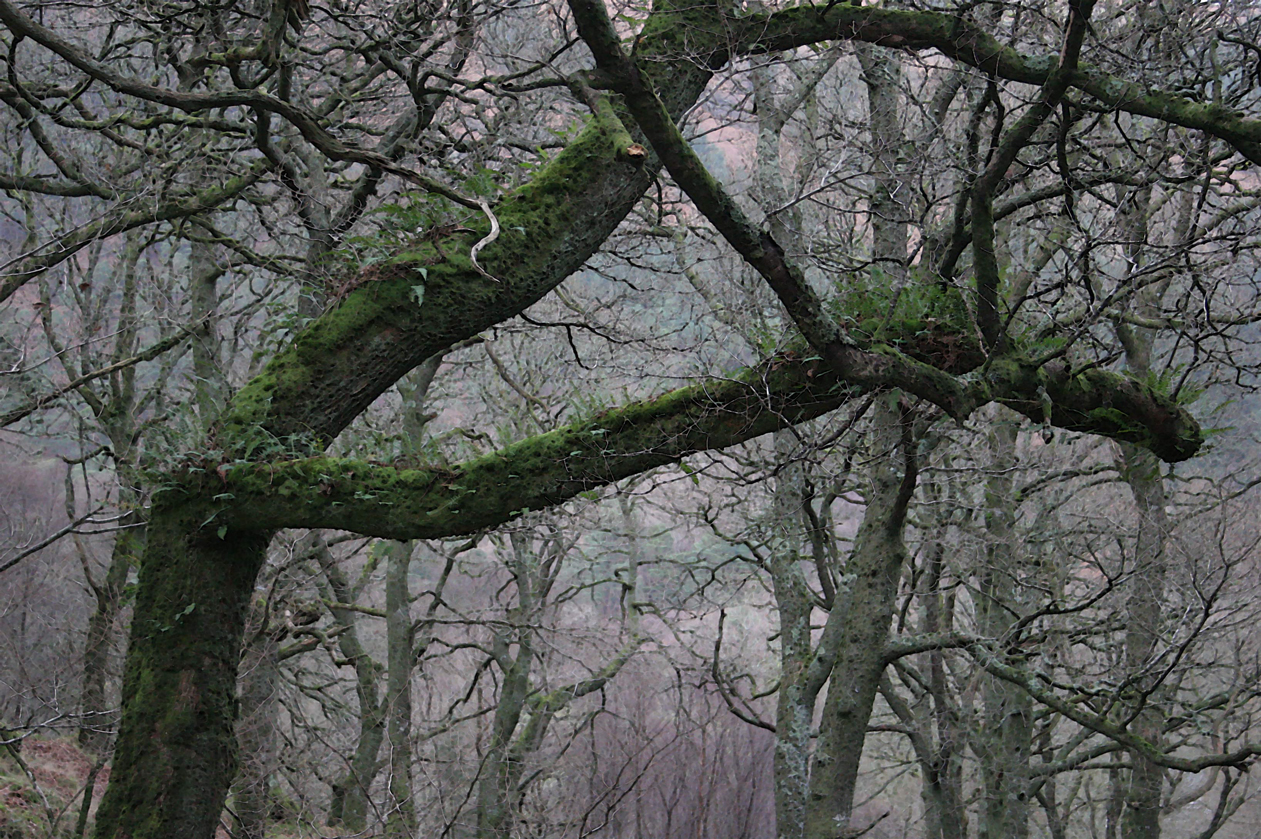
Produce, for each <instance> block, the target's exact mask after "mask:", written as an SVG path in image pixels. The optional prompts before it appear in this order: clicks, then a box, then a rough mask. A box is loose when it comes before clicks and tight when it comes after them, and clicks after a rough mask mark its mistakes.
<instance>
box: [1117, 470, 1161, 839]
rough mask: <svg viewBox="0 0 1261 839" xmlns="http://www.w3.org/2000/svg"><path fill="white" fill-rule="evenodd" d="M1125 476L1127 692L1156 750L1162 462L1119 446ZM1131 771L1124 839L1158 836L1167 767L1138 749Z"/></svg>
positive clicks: (1133, 726)
mask: <svg viewBox="0 0 1261 839" xmlns="http://www.w3.org/2000/svg"><path fill="white" fill-rule="evenodd" d="M1122 451H1123V453H1124V458H1125V460H1124V462H1125V480H1126V483H1128V484H1129V485H1130V490H1131V492H1132V493H1133V495H1134V502H1135V504H1136V505H1137V506H1138V514H1139V525H1138V527H1139V530H1138V543H1137V545H1136V547H1135V552H1134V556H1135V573H1134V577H1133V578H1132V579H1131V581H1130V594H1129V598H1128V600H1127V601H1126V604H1125V617H1126V631H1125V668H1126V672H1127V673H1128V674H1129V678H1130V679H1132V680H1134V681H1133V682H1132V686H1131V690H1132V691H1133V692H1134V693H1135V694H1136V696H1137V700H1136V701H1137V703H1142V704H1141V708H1140V709H1136V710H1137V716H1136V717H1135V718H1134V721H1133V722H1132V723H1130V731H1132V732H1133V733H1134V734H1136V735H1138V736H1139V737H1142V738H1143V739H1144V740H1146V741H1147V742H1148V743H1151V744H1152V745H1154V746H1155V747H1157V748H1160V743H1161V740H1162V734H1163V731H1164V723H1165V717H1164V712H1163V711H1162V710H1161V708H1160V705H1159V702H1158V697H1157V696H1156V695H1154V694H1155V692H1156V691H1157V687H1156V684H1155V676H1154V674H1152V673H1151V670H1152V655H1153V653H1154V652H1155V651H1156V648H1157V644H1158V642H1159V639H1160V626H1161V622H1162V620H1163V617H1164V615H1163V604H1164V591H1165V570H1166V569H1165V556H1164V554H1165V541H1166V539H1167V538H1168V532H1169V522H1168V517H1167V515H1166V513H1165V486H1164V479H1163V478H1162V477H1161V475H1160V462H1159V461H1158V460H1156V458H1155V456H1153V455H1152V454H1151V453H1150V452H1147V451H1144V450H1141V449H1137V448H1135V447H1133V446H1129V445H1122ZM1129 760H1130V767H1131V768H1130V775H1129V782H1128V784H1127V785H1126V789H1125V813H1124V815H1123V816H1122V819H1121V837H1122V839H1159V837H1160V804H1161V794H1162V792H1163V791H1164V779H1165V770H1164V769H1163V768H1162V767H1160V766H1158V765H1157V764H1155V763H1153V762H1152V761H1150V760H1148V759H1147V758H1146V756H1144V755H1143V754H1142V753H1140V752H1134V751H1131V752H1130V753H1129Z"/></svg>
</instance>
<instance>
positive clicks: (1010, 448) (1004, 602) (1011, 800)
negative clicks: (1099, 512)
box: [976, 417, 1033, 839]
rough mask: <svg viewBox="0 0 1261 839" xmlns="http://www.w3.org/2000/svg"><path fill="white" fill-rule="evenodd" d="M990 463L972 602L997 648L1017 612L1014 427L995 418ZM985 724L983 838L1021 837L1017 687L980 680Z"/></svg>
mask: <svg viewBox="0 0 1261 839" xmlns="http://www.w3.org/2000/svg"><path fill="white" fill-rule="evenodd" d="M991 445H992V446H993V461H992V465H991V472H990V477H989V479H988V481H987V483H986V489H985V496H986V509H985V519H986V522H985V523H986V535H987V538H988V539H989V543H988V544H987V545H986V547H985V566H984V568H982V570H981V580H980V589H981V597H980V601H979V602H978V604H977V624H978V629H979V631H980V633H981V634H982V635H983V636H985V637H986V638H992V639H994V641H995V643H997V644H999V645H1003V644H1005V643H1008V642H1009V641H1010V640H1011V638H1010V633H1011V632H1012V630H1013V628H1014V627H1015V625H1016V623H1017V621H1018V620H1019V619H1020V616H1021V614H1022V611H1023V610H1022V609H1021V604H1020V582H1019V574H1020V568H1019V567H1018V562H1019V560H1018V557H1017V555H1016V550H1015V545H1014V543H1013V539H1014V534H1013V525H1014V522H1015V509H1014V507H1015V497H1014V495H1013V489H1012V469H1014V468H1015V465H1016V425H1015V423H1014V422H1013V421H1012V420H1011V419H1010V418H1007V417H1002V418H1000V419H998V420H997V421H996V422H995V424H994V433H993V435H992V443H991ZM981 703H982V713H981V718H982V724H981V730H980V732H979V733H978V735H977V739H976V743H977V752H978V757H979V758H980V759H981V774H982V778H983V788H984V794H985V799H984V803H983V806H982V808H981V822H980V826H979V834H978V835H979V836H980V837H981V839H1024V837H1027V836H1028V835H1029V806H1028V781H1029V753H1030V741H1031V738H1032V736H1033V706H1032V703H1031V701H1030V699H1029V696H1028V694H1026V693H1025V692H1024V691H1022V690H1021V689H1020V688H1018V687H1016V686H1015V685H1012V684H1011V683H1009V682H1006V681H1004V680H1002V679H998V678H995V677H992V676H989V675H985V676H983V677H982V686H981Z"/></svg>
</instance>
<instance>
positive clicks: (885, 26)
mask: <svg viewBox="0 0 1261 839" xmlns="http://www.w3.org/2000/svg"><path fill="white" fill-rule="evenodd" d="M731 25H732V39H733V41H734V43H735V46H734V47H733V51H734V52H736V53H741V54H749V53H767V52H779V51H782V50H791V49H795V48H797V47H802V46H806V45H808V44H814V43H819V42H822V41H829V40H837V39H841V40H851V41H866V42H868V43H872V44H877V45H879V46H884V47H889V48H892V49H902V50H910V51H917V50H924V49H935V50H937V51H938V52H940V53H942V54H943V55H945V56H947V57H949V58H951V59H954V60H955V61H958V62H961V63H963V64H967V65H970V66H972V67H976V68H977V69H979V70H983V71H984V72H986V73H989V74H992V75H994V76H996V77H998V78H1000V79H1006V80H1008V81H1014V82H1023V83H1025V84H1031V85H1039V86H1040V85H1044V84H1046V83H1047V81H1048V79H1050V77H1051V75H1052V73H1053V72H1054V71H1055V68H1056V66H1057V64H1058V57H1057V56H1055V55H1051V54H1048V55H1040V56H1029V55H1024V54H1022V53H1020V52H1018V51H1016V50H1014V49H1012V48H1011V47H1009V46H1007V45H1005V44H1003V43H1001V42H1000V41H999V40H998V39H997V38H995V37H994V36H992V35H990V34H989V33H988V32H985V31H984V30H982V29H981V28H980V27H978V26H977V25H976V24H974V23H972V22H971V21H968V20H965V19H964V18H962V17H959V16H957V15H951V14H947V13H944V12H923V11H899V10H894V9H879V8H873V7H871V6H851V5H849V4H847V3H832V4H829V5H828V6H827V7H826V9H820V8H819V7H817V6H812V5H803V6H795V7H793V8H791V9H785V10H783V11H779V12H772V13H764V14H753V15H748V16H742V17H740V18H737V19H734V20H733V21H732V24H731ZM1068 84H1069V86H1070V87H1073V88H1076V89H1078V90H1081V91H1083V92H1084V93H1087V94H1089V95H1090V96H1092V97H1094V98H1095V99H1097V100H1098V101H1099V102H1100V103H1102V104H1103V105H1105V106H1107V107H1109V108H1111V109H1113V110H1117V111H1123V112H1126V113H1130V114H1135V115H1137V116H1145V117H1151V118H1153V119H1159V120H1164V121H1165V122H1171V123H1173V124H1175V125H1181V126H1183V127H1185V128H1193V129H1198V130H1200V131H1204V132H1206V133H1208V134H1210V135H1212V136H1214V137H1217V138H1219V139H1221V140H1224V141H1226V142H1227V143H1229V144H1230V145H1232V146H1233V147H1234V148H1235V149H1236V150H1238V151H1239V152H1240V153H1241V154H1242V155H1243V156H1244V157H1246V158H1248V159H1249V160H1251V161H1252V162H1253V163H1261V120H1257V119H1248V118H1247V117H1245V116H1244V115H1243V114H1241V113H1240V112H1238V111H1234V110H1232V109H1230V108H1227V107H1224V106H1222V105H1219V104H1215V103H1202V102H1194V101H1192V100H1190V99H1187V98H1186V97H1183V96H1175V95H1173V94H1170V93H1166V92H1164V91H1160V90H1151V89H1149V88H1145V87H1143V86H1142V85H1139V84H1135V83H1133V82H1129V81H1125V80H1124V79H1119V78H1117V77H1116V76H1112V75H1110V74H1108V73H1105V72H1104V71H1103V70H1100V69H1098V68H1096V67H1092V66H1090V65H1088V64H1086V63H1084V62H1083V63H1081V64H1080V65H1079V66H1078V67H1077V68H1076V69H1075V70H1074V71H1073V72H1072V73H1070V74H1069V77H1068Z"/></svg>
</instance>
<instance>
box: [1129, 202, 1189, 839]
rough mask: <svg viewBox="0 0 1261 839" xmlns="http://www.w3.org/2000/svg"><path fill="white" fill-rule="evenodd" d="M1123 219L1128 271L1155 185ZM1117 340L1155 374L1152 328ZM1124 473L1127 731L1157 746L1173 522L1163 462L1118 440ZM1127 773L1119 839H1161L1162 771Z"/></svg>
mask: <svg viewBox="0 0 1261 839" xmlns="http://www.w3.org/2000/svg"><path fill="white" fill-rule="evenodd" d="M1122 197H1123V199H1124V200H1123V203H1122V205H1121V206H1122V217H1121V224H1122V228H1123V230H1124V231H1125V234H1126V239H1127V244H1126V261H1127V263H1128V265H1129V266H1130V271H1131V272H1138V271H1141V270H1142V268H1143V263H1144V254H1145V249H1146V245H1147V239H1148V236H1149V229H1148V213H1149V212H1151V209H1150V206H1151V202H1152V194H1151V189H1150V188H1149V187H1140V188H1137V189H1133V190H1127V191H1125V192H1124V193H1123V195H1122ZM1192 206H1193V205H1192V200H1191V198H1190V196H1189V194H1188V195H1183V196H1182V197H1181V198H1180V208H1179V209H1180V214H1179V215H1180V218H1179V221H1178V224H1177V225H1176V230H1175V232H1174V234H1173V235H1174V238H1175V240H1178V241H1181V240H1183V239H1184V237H1185V236H1186V234H1187V233H1188V231H1189V228H1190V226H1191V224H1192V222H1191V218H1192V213H1193V210H1192ZM1168 284H1169V281H1168V280H1165V281H1164V282H1162V283H1158V284H1155V285H1148V286H1146V287H1145V288H1143V289H1142V290H1141V291H1140V292H1139V294H1138V295H1137V297H1136V300H1135V303H1134V304H1133V305H1134V307H1135V309H1136V310H1137V313H1138V314H1139V315H1140V316H1144V317H1155V316H1158V315H1159V308H1160V300H1161V299H1162V298H1163V296H1164V294H1165V292H1166V290H1167V289H1168ZM1115 327H1116V331H1117V337H1118V338H1120V340H1121V345H1122V347H1124V349H1125V364H1126V368H1127V369H1128V370H1129V372H1130V373H1131V375H1133V376H1134V377H1135V378H1138V379H1140V380H1141V379H1143V378H1146V377H1148V376H1149V375H1150V374H1151V366H1152V358H1151V355H1152V348H1153V343H1154V340H1155V335H1154V333H1153V331H1152V330H1150V329H1143V328H1140V327H1134V326H1130V325H1129V324H1126V323H1124V322H1121V321H1117V322H1116V324H1115ZM1119 445H1120V449H1121V467H1122V469H1121V474H1122V476H1123V478H1124V479H1125V482H1126V483H1127V484H1128V485H1129V487H1130V493H1131V495H1132V496H1133V498H1134V505H1135V508H1136V510H1137V512H1138V537H1137V539H1136V541H1135V546H1134V569H1133V577H1132V578H1131V580H1130V584H1129V596H1128V598H1127V599H1126V604H1125V622H1126V623H1125V625H1126V632H1125V649H1124V654H1123V655H1124V661H1123V665H1124V668H1125V676H1126V678H1127V680H1128V688H1129V692H1131V693H1132V694H1133V695H1134V696H1135V697H1136V699H1135V700H1134V701H1133V702H1132V703H1131V713H1133V714H1134V719H1133V721H1132V722H1131V723H1130V730H1131V731H1132V732H1133V733H1134V734H1136V735H1137V736H1139V737H1142V738H1143V739H1144V740H1146V741H1147V742H1148V743H1150V744H1151V745H1152V746H1153V747H1155V748H1156V749H1157V750H1159V749H1160V748H1161V740H1162V739H1163V738H1162V734H1163V731H1164V724H1165V716H1164V712H1163V711H1162V710H1161V706H1160V702H1159V697H1158V696H1157V695H1156V694H1157V693H1158V688H1159V684H1158V678H1159V675H1158V674H1157V673H1156V672H1154V671H1155V670H1156V669H1157V668H1155V667H1154V664H1155V663H1154V661H1153V656H1154V654H1155V653H1156V651H1157V648H1158V645H1159V641H1160V635H1161V626H1162V624H1163V622H1164V593H1165V575H1166V572H1167V558H1166V555H1165V550H1166V543H1167V542H1168V539H1169V519H1168V515H1167V513H1166V510H1165V504H1166V497H1165V483H1164V478H1163V477H1162V476H1161V472H1160V461H1159V460H1158V459H1157V458H1156V457H1155V456H1154V455H1152V454H1151V452H1149V451H1147V450H1145V449H1140V448H1138V447H1137V446H1133V445H1129V444H1126V443H1121V444H1119ZM1127 758H1128V760H1129V762H1130V771H1129V773H1128V777H1127V778H1126V779H1125V780H1124V786H1123V789H1124V795H1125V809H1124V812H1123V813H1122V816H1121V823H1120V827H1121V839H1160V807H1161V796H1162V793H1163V791H1164V778H1165V770H1164V769H1163V768H1162V767H1160V766H1158V765H1157V764H1155V763H1153V762H1152V761H1151V760H1149V759H1148V758H1147V756H1146V755H1144V754H1142V753H1141V752H1138V751H1133V750H1131V751H1129V752H1128V754H1127Z"/></svg>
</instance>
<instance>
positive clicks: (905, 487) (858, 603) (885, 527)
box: [805, 394, 915, 839]
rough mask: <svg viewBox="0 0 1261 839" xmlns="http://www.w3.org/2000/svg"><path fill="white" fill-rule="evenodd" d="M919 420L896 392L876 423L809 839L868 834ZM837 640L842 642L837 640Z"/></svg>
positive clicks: (840, 592) (844, 589)
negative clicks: (861, 806)
mask: <svg viewBox="0 0 1261 839" xmlns="http://www.w3.org/2000/svg"><path fill="white" fill-rule="evenodd" d="M910 423H911V418H910V416H909V415H908V414H906V413H905V412H904V411H903V410H902V408H901V406H900V405H899V399H898V397H897V395H896V394H887V395H885V396H882V397H880V398H878V400H877V402H876V409H875V413H874V416H873V418H872V426H873V430H872V441H871V462H870V467H869V477H868V486H867V493H866V496H867V510H866V512H865V513H864V515H863V521H862V524H860V525H859V528H858V534H857V536H856V537H855V540H854V548H853V551H852V553H851V554H850V557H849V561H848V562H847V563H846V565H845V573H844V575H843V576H842V577H841V578H840V582H839V584H838V586H837V592H836V598H835V603H834V604H833V606H832V611H831V613H830V614H829V616H828V625H827V627H826V628H825V629H824V642H829V643H834V646H832V647H831V648H832V649H834V650H835V660H834V662H833V664H832V667H831V673H832V677H831V681H830V683H829V684H828V691H827V697H826V699H825V700H824V706H823V718H822V723H821V726H820V732H819V742H818V745H817V747H816V749H815V754H814V760H813V765H812V767H811V772H810V796H809V800H808V802H807V809H806V829H805V836H806V837H807V839H835V837H843V836H847V835H853V834H855V833H858V832H861V831H862V830H863V829H864V828H865V827H867V826H866V825H855V824H852V823H851V816H852V814H853V806H854V793H855V791H856V789H857V784H858V768H859V762H860V760H861V757H862V751H863V743H864V741H865V739H866V736H867V722H868V720H870V719H871V710H872V705H873V703H874V702H875V698H876V692H877V690H878V688H879V685H880V679H881V676H882V674H883V673H884V669H885V647H886V646H887V644H888V639H889V626H890V624H891V622H892V619H893V612H894V608H895V606H896V602H897V591H898V581H899V580H900V579H901V576H902V569H903V566H904V565H905V563H906V559H907V554H906V546H905V544H904V543H903V540H902V532H903V529H904V527H905V524H906V508H907V504H908V502H909V501H910V498H911V495H912V493H913V492H914V489H915V463H914V451H913V446H914V442H913V435H912V429H911V428H910ZM832 638H835V641H834V642H833V641H832Z"/></svg>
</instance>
